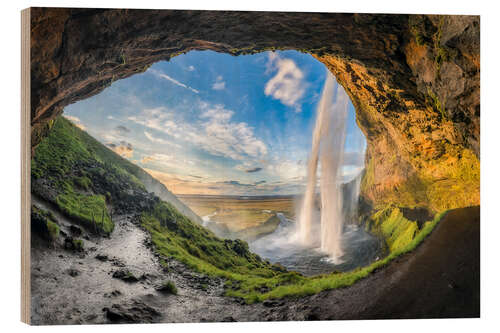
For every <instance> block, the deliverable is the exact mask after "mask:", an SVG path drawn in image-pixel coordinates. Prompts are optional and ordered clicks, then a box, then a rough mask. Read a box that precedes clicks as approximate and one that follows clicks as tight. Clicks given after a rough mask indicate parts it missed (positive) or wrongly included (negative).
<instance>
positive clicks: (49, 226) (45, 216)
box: [31, 205, 60, 242]
mask: <svg viewBox="0 0 500 333" xmlns="http://www.w3.org/2000/svg"><path fill="white" fill-rule="evenodd" d="M31 230H32V232H35V233H38V234H39V235H40V236H41V237H42V238H45V239H46V240H48V241H49V242H54V241H55V240H57V238H58V237H59V233H60V228H59V225H58V224H57V222H56V218H55V216H54V214H52V212H50V211H48V210H45V209H41V208H39V207H37V206H35V205H33V206H31Z"/></svg>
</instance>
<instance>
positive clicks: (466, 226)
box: [31, 202, 479, 324]
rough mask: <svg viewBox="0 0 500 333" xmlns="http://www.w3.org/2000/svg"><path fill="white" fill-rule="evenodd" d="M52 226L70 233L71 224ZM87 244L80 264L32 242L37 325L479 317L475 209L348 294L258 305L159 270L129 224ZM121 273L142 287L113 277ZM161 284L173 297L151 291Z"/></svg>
mask: <svg viewBox="0 0 500 333" xmlns="http://www.w3.org/2000/svg"><path fill="white" fill-rule="evenodd" d="M35 203H36V204H42V203H39V202H35ZM45 208H47V207H45ZM56 215H57V214H56ZM57 218H58V219H59V221H60V222H61V223H62V225H63V227H62V230H64V231H66V232H69V225H70V223H69V221H67V219H65V218H64V217H62V216H60V215H57ZM84 242H85V247H86V248H87V249H88V250H87V253H86V254H85V255H79V254H77V253H72V252H69V251H65V250H63V249H49V248H47V247H46V246H45V245H42V244H40V243H39V242H38V241H37V240H36V239H34V240H33V241H32V251H31V255H32V295H33V300H32V322H33V324H76V323H88V324H94V323H110V322H201V321H233V320H237V321H266V320H318V319H321V320H324V319H327V320H328V319H330V320H332V319H379V318H443V317H477V316H479V207H474V208H465V209H459V210H455V211H452V212H450V213H449V214H448V215H447V216H446V217H445V218H444V219H443V220H442V221H441V222H440V224H439V225H438V226H437V227H436V229H435V230H434V231H433V233H432V234H431V235H430V236H429V237H428V239H426V240H425V241H424V243H423V244H421V246H419V247H418V248H417V249H416V250H415V251H414V252H413V253H411V254H407V255H404V256H402V257H400V258H398V259H396V260H395V261H393V262H392V263H391V264H390V265H388V266H387V267H385V268H383V269H380V270H378V271H377V272H375V273H373V274H372V275H370V276H369V277H367V278H365V279H363V280H361V281H359V282H357V283H356V284H354V285H353V286H351V287H348V288H342V289H337V290H331V291H325V292H322V293H319V294H317V295H314V296H309V297H304V298H301V299H285V300H277V301H267V302H264V303H263V304H262V303H261V304H254V305H242V304H240V303H238V302H237V301H235V300H233V299H231V298H227V297H223V296H222V294H223V282H222V281H221V280H218V279H210V278H207V277H204V276H201V275H199V274H196V273H194V272H192V271H190V270H189V269H187V268H186V267H184V265H182V264H180V263H177V262H174V261H171V262H169V265H170V269H169V270H168V271H165V270H164V269H163V268H162V267H161V265H160V264H159V259H158V258H157V257H156V256H155V255H154V254H153V252H152V251H151V249H150V245H149V243H150V242H149V238H148V235H147V234H146V233H145V232H144V231H143V230H141V229H140V228H139V227H138V226H136V225H134V224H133V223H132V222H131V221H130V220H129V218H128V217H126V216H123V217H120V218H119V219H117V222H116V229H115V231H114V232H113V236H112V238H110V239H106V238H102V239H97V240H92V238H90V239H89V240H85V241H84ZM97 255H104V256H107V259H106V260H104V261H102V260H99V259H97V258H96V256H97ZM124 268H126V269H129V270H130V271H131V272H133V273H134V275H136V276H138V277H139V281H137V282H133V283H130V282H125V281H122V280H120V279H117V278H113V276H112V275H113V273H114V272H115V271H117V270H120V269H124ZM166 279H169V280H172V281H174V283H175V285H176V286H177V288H178V289H179V293H178V295H165V294H162V293H160V292H158V291H156V290H155V287H156V286H158V285H159V284H160V283H161V282H162V281H164V280H166Z"/></svg>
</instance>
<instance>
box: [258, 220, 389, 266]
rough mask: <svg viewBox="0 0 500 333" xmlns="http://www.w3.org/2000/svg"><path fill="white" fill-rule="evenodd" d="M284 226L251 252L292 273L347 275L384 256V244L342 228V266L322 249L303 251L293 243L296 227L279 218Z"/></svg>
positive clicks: (351, 227) (349, 227) (357, 230)
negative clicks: (336, 273)
mask: <svg viewBox="0 0 500 333" xmlns="http://www.w3.org/2000/svg"><path fill="white" fill-rule="evenodd" d="M278 217H279V218H280V220H281V222H280V225H279V226H278V228H277V229H276V231H275V232H273V233H272V234H269V235H267V236H264V237H262V238H260V239H258V240H256V241H254V242H252V243H250V244H249V245H250V249H251V250H252V251H253V252H255V253H257V254H258V255H259V256H261V257H262V258H265V259H267V260H269V261H270V262H272V263H279V264H281V265H283V266H284V267H286V268H287V269H288V270H290V271H296V272H299V273H302V274H303V275H306V276H312V275H318V274H325V273H331V272H335V271H339V272H347V271H351V270H353V269H355V268H358V267H363V266H367V265H369V264H370V263H372V262H374V261H376V260H378V259H380V258H382V257H383V256H384V251H383V246H382V243H381V240H380V239H378V238H377V237H375V236H373V235H371V234H369V233H367V232H366V231H364V230H363V229H362V228H359V227H358V226H357V225H353V224H348V225H345V226H344V228H343V233H342V239H343V251H344V255H343V256H342V257H341V258H340V259H341V262H337V263H334V262H332V261H331V260H330V258H329V257H328V255H326V254H324V253H322V252H321V251H320V250H319V248H312V247H304V246H301V245H299V244H297V243H295V242H292V241H291V236H292V235H293V232H294V228H295V225H294V224H295V223H294V222H293V221H291V220H289V219H286V218H285V217H284V216H283V215H282V214H278Z"/></svg>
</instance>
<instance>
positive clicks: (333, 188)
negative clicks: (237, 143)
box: [296, 72, 348, 261]
mask: <svg viewBox="0 0 500 333" xmlns="http://www.w3.org/2000/svg"><path fill="white" fill-rule="evenodd" d="M347 105H348V97H347V94H346V93H345V91H344V89H343V88H342V87H341V86H340V85H339V84H338V83H337V82H336V81H335V79H334V77H333V76H332V75H331V74H330V73H329V72H327V78H326V81H325V85H324V87H323V92H322V95H321V100H320V102H319V105H318V108H317V115H316V124H315V127H314V132H313V138H312V147H311V154H310V157H309V161H308V166H307V185H306V191H305V193H304V197H303V201H302V207H301V209H300V212H299V219H298V223H297V234H296V237H297V238H298V240H299V241H300V242H301V243H302V244H304V245H313V244H314V242H315V240H316V239H317V238H318V235H316V234H315V230H316V229H317V228H316V229H315V228H314V226H315V224H317V223H318V221H317V217H316V215H317V214H316V210H317V209H316V205H315V201H316V200H315V199H316V187H317V178H318V175H317V173H318V164H320V168H321V169H320V170H319V171H320V172H321V174H320V175H319V183H320V194H321V219H320V221H319V222H320V228H319V231H320V237H319V240H320V244H321V250H322V251H323V252H325V253H327V254H328V255H329V256H330V257H331V258H332V260H334V261H339V260H340V257H342V255H343V251H342V225H343V221H342V220H343V217H342V191H341V187H340V181H339V179H340V177H339V176H340V171H341V167H342V160H343V158H342V157H343V153H344V142H345V123H346V118H347Z"/></svg>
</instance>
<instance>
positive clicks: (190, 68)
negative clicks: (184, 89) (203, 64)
mask: <svg viewBox="0 0 500 333" xmlns="http://www.w3.org/2000/svg"><path fill="white" fill-rule="evenodd" d="M195 69H196V68H195V67H194V66H193V65H190V66H189V67H188V68H187V70H188V71H190V72H192V71H194V70H195Z"/></svg>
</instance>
